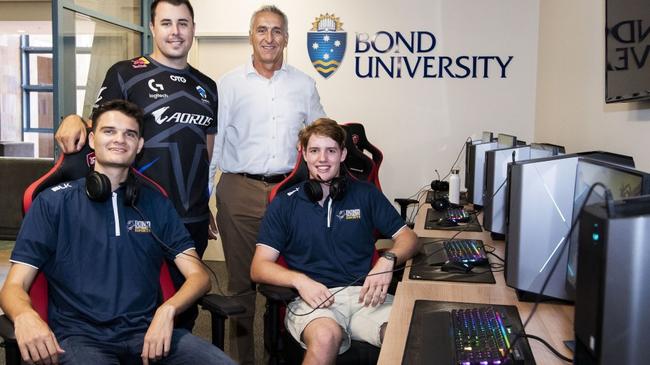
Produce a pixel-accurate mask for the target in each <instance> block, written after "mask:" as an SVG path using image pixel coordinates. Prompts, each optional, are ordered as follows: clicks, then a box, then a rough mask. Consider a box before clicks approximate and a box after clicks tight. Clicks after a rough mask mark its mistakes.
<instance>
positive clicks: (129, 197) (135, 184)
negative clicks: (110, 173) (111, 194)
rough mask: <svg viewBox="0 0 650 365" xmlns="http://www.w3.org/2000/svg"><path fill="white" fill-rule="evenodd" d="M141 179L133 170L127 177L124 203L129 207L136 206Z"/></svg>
mask: <svg viewBox="0 0 650 365" xmlns="http://www.w3.org/2000/svg"><path fill="white" fill-rule="evenodd" d="M139 184H140V181H139V180H138V177H137V176H136V175H135V173H133V172H132V171H129V175H128V176H127V178H126V186H125V187H124V188H125V192H124V205H126V206H127V207H135V205H136V204H137V202H138V193H139V192H140V185H139Z"/></svg>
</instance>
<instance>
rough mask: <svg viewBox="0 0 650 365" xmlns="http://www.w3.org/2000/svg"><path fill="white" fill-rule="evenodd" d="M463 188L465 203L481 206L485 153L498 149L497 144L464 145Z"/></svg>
mask: <svg viewBox="0 0 650 365" xmlns="http://www.w3.org/2000/svg"><path fill="white" fill-rule="evenodd" d="M465 147H466V154H465V187H466V188H467V201H468V202H469V203H472V204H474V205H475V206H482V205H483V179H484V178H485V152H486V151H489V150H492V149H495V148H498V142H496V141H493V142H483V141H480V142H478V143H475V142H467V143H466V144H465Z"/></svg>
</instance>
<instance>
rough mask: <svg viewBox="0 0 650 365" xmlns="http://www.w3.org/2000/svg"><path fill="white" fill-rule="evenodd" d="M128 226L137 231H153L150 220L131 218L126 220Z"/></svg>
mask: <svg viewBox="0 0 650 365" xmlns="http://www.w3.org/2000/svg"><path fill="white" fill-rule="evenodd" d="M126 228H127V229H128V230H129V231H131V232H135V233H150V232H151V222H150V221H137V220H129V221H127V222H126Z"/></svg>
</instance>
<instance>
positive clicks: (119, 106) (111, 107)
mask: <svg viewBox="0 0 650 365" xmlns="http://www.w3.org/2000/svg"><path fill="white" fill-rule="evenodd" d="M110 111H118V112H121V113H122V114H124V115H126V116H129V117H131V118H133V119H135V121H136V122H137V123H138V134H139V135H140V137H142V129H143V126H144V112H143V111H142V108H140V107H139V106H138V105H136V104H133V103H132V102H130V101H126V100H120V99H117V100H111V101H109V102H107V103H105V104H102V105H100V106H98V107H97V108H96V109H95V110H94V111H93V115H92V117H91V118H90V119H92V121H93V127H92V130H93V132H96V129H97V121H98V120H99V117H101V116H102V114H104V113H106V112H110Z"/></svg>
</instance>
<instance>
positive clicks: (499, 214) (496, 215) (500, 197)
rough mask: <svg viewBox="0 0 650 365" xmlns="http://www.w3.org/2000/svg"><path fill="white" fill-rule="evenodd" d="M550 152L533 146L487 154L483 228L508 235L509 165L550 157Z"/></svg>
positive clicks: (499, 150) (504, 149)
mask: <svg viewBox="0 0 650 365" xmlns="http://www.w3.org/2000/svg"><path fill="white" fill-rule="evenodd" d="M552 153H553V152H552V151H550V150H542V149H532V148H531V146H518V147H512V148H500V149H496V150H491V151H487V152H486V153H485V183H484V186H485V187H484V189H483V208H484V210H483V228H485V229H486V230H488V231H490V232H492V233H493V234H496V235H504V234H505V233H506V217H507V191H508V164H509V163H511V162H515V161H523V160H529V159H530V158H531V154H534V156H535V157H538V158H539V157H548V156H551V155H552Z"/></svg>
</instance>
